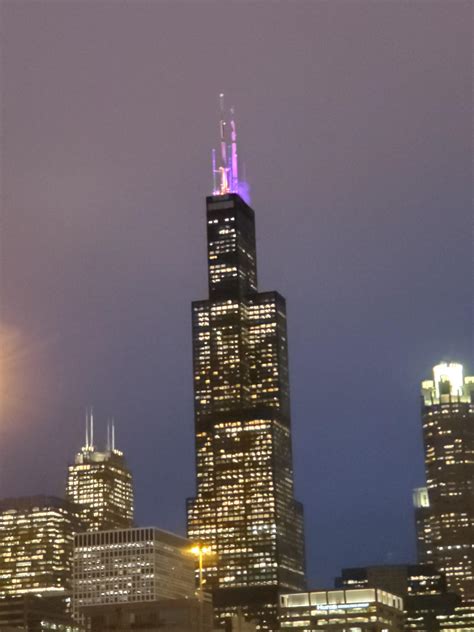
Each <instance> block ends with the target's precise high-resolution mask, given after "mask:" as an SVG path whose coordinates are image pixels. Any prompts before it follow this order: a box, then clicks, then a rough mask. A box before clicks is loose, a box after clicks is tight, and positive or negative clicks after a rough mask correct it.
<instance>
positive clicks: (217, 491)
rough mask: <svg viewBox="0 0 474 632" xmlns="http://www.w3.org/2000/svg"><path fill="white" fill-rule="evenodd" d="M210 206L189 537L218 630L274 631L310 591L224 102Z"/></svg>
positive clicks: (274, 337)
mask: <svg viewBox="0 0 474 632" xmlns="http://www.w3.org/2000/svg"><path fill="white" fill-rule="evenodd" d="M220 140H221V143H220V148H219V152H218V157H217V159H216V155H215V153H213V171H214V191H213V195H212V196H209V197H207V199H206V210H207V213H206V217H207V246H208V281H209V298H208V299H207V300H203V301H195V302H194V303H193V305H192V328H193V331H192V336H193V365H194V366H193V369H194V409H195V448H196V481H197V484H196V496H195V497H194V498H192V499H189V500H188V505H187V520H188V537H189V538H190V539H191V540H192V541H194V542H199V543H202V544H203V545H206V550H209V551H210V552H209V554H208V555H206V556H204V558H203V560H202V561H203V578H204V581H205V585H204V588H205V589H206V590H212V594H213V603H214V609H215V613H216V617H217V620H218V622H219V625H225V621H226V619H228V618H229V617H231V616H232V615H233V614H236V613H238V612H241V613H243V614H244V615H245V616H246V617H248V618H249V619H255V620H256V621H257V623H258V625H259V628H260V629H262V630H277V629H279V626H278V612H277V611H278V594H279V593H280V592H282V591H284V592H289V591H293V590H295V591H298V590H302V589H304V588H305V565H304V532H303V508H302V506H301V504H300V503H298V502H297V501H296V500H295V498H294V491H293V464H292V449H291V418H290V394H289V376H288V351H287V332H286V307H285V299H284V298H283V297H282V296H281V295H280V294H278V292H274V291H273V292H259V291H258V288H257V261H256V246H255V214H254V211H253V210H252V208H251V207H250V206H249V205H248V204H247V203H246V201H245V200H244V197H245V187H244V184H243V183H242V182H239V177H238V156H237V139H236V129H235V122H234V120H233V111H232V110H231V111H230V116H229V117H228V118H227V117H226V115H225V113H224V107H223V95H221V121H220Z"/></svg>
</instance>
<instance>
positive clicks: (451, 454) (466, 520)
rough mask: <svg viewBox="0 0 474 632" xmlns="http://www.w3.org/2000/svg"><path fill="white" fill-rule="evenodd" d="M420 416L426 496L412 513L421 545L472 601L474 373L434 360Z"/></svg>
mask: <svg viewBox="0 0 474 632" xmlns="http://www.w3.org/2000/svg"><path fill="white" fill-rule="evenodd" d="M422 419H423V441H424V450H425V471H426V487H427V490H428V498H427V499H426V501H425V503H424V505H425V506H424V508H423V514H422V515H421V514H420V513H419V512H418V513H417V514H416V515H417V522H418V523H419V526H418V529H417V530H418V537H419V550H420V551H421V552H422V556H423V557H424V558H425V559H424V561H428V562H430V563H432V564H434V565H435V566H436V567H437V568H438V569H439V570H441V571H443V572H444V574H445V575H446V580H447V583H448V588H449V589H450V590H452V591H454V592H457V593H459V594H460V596H461V597H462V598H463V600H466V601H467V600H473V599H474V377H465V376H464V373H463V367H462V365H461V364H454V363H451V364H446V363H443V364H438V365H437V366H435V367H434V368H433V379H432V380H426V381H424V382H422ZM417 509H418V510H419V509H420V507H418V508H417Z"/></svg>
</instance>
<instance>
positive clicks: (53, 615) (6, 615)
mask: <svg viewBox="0 0 474 632" xmlns="http://www.w3.org/2000/svg"><path fill="white" fill-rule="evenodd" d="M10 629H11V630H16V631H17V632H18V630H24V631H25V632H51V631H52V630H54V631H55V632H81V628H80V627H79V626H78V625H77V624H75V623H74V622H73V620H72V618H71V616H70V615H69V614H68V612H67V608H66V603H65V599H64V598H63V597H38V596H36V595H22V596H17V597H5V598H3V599H0V631H1V632H6V631H7V630H10Z"/></svg>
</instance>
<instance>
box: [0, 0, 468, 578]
mask: <svg viewBox="0 0 474 632" xmlns="http://www.w3.org/2000/svg"><path fill="white" fill-rule="evenodd" d="M0 11H1V18H2V23H1V41H2V50H1V53H2V58H1V63H2V68H1V70H2V75H1V99H2V119H1V123H2V134H3V141H2V155H1V159H2V162H1V167H2V203H3V204H2V206H3V210H2V217H1V224H2V228H1V230H2V252H1V259H2V260H1V263H2V267H1V272H2V281H1V283H2V285H1V308H2V313H1V316H2V326H1V329H0V336H1V343H2V352H1V356H2V365H3V366H2V391H3V392H2V415H1V424H0V430H1V434H0V495H1V496H13V495H21V494H34V493H41V492H44V493H52V494H61V493H62V491H63V485H64V480H65V475H66V466H67V464H68V462H70V461H71V459H72V458H73V456H74V454H75V452H76V451H77V450H78V448H79V447H80V446H81V445H82V441H83V426H84V424H83V417H84V410H85V407H86V406H88V405H91V404H93V405H94V407H95V410H96V418H97V420H98V423H99V424H100V423H102V429H101V430H100V429H98V432H99V433H100V432H101V434H102V436H103V437H104V439H105V421H106V418H107V416H111V415H113V416H115V418H116V423H117V443H118V447H119V448H121V449H123V450H124V451H125V453H126V456H127V458H128V461H129V464H130V465H131V467H132V469H133V473H134V476H135V487H136V517H137V520H138V521H139V523H141V524H154V525H156V526H159V527H163V528H167V529H171V530H176V531H179V532H184V528H185V511H184V507H185V498H186V497H187V496H191V495H192V494H193V493H194V447H193V414H192V375H191V308H190V303H191V301H192V300H193V299H200V298H205V297H206V295H207V278H206V241H205V229H206V225H205V207H204V197H205V195H207V194H209V193H210V192H211V188H212V176H211V167H210V151H211V148H212V147H215V146H216V144H217V142H218V117H219V108H218V95H219V92H221V91H223V92H225V94H226V101H227V103H228V104H229V105H232V104H234V105H235V106H236V117H237V124H238V133H239V152H240V155H241V157H242V158H243V160H244V162H245V165H246V172H247V178H248V180H249V182H250V185H251V192H252V205H253V207H254V209H255V211H256V220H257V240H258V266H259V286H260V289H261V290H273V289H276V290H278V291H280V292H281V293H282V294H283V295H284V296H285V297H286V299H287V302H288V317H289V344H290V371H291V388H292V411H293V437H294V463H295V478H296V493H297V497H298V498H299V499H300V500H301V501H302V502H303V503H304V505H305V514H306V543H307V558H308V570H309V577H310V584H311V586H318V585H323V584H324V585H331V582H332V578H333V576H334V575H336V574H337V573H338V572H339V570H340V568H341V566H343V565H344V566H351V565H358V564H365V563H384V562H393V563H394V562H404V561H411V560H414V555H415V543H414V529H413V515H412V510H411V492H412V488H413V487H414V486H417V485H420V484H423V482H424V474H423V461H422V444H421V425H420V419H419V382H420V380H421V379H423V378H426V377H428V376H429V371H430V367H431V366H432V365H433V364H434V363H436V362H438V361H439V360H442V359H453V360H458V361H461V362H464V363H466V364H467V365H468V366H469V367H470V369H471V370H473V369H474V364H473V362H472V360H473V358H472V322H473V320H472V319H473V312H472V304H473V303H472V281H473V275H472V254H471V253H472V231H471V229H472V221H473V220H472V196H471V178H472V173H471V159H472V133H471V112H472V51H471V42H472V4H471V3H470V2H467V1H466V2H462V1H456V0H454V1H452V2H446V1H445V0H443V1H442V2H437V1H436V0H432V1H430V2H424V1H422V0H420V1H418V2H417V1H414V2H403V1H402V0H400V1H399V2H396V1H394V2H375V1H371V2H367V1H365V0H359V1H357V2H349V1H345V2H343V1H341V2H338V1H337V0H336V1H331V2H330V1H329V0H328V1H327V2H323V1H321V2H315V1H314V0H311V1H310V0H308V1H307V2H303V1H301V2H289V1H288V2H277V1H272V0H266V1H263V0H261V1H260V2H227V1H223V0H213V1H206V2H205V1H200V0H196V1H194V2H180V1H175V2H170V1H168V2H167V1H159V0H156V1H154V2H145V1H143V2H141V1H139V0H138V1H133V0H130V1H129V2H113V1H110V2H100V1H94V2H87V1H86V0H71V1H69V2H58V1H49V2H47V1H43V2H41V1H39V2H36V1H33V0H31V1H28V0H25V1H14V0H11V1H8V0H4V1H3V2H2V3H1V9H0Z"/></svg>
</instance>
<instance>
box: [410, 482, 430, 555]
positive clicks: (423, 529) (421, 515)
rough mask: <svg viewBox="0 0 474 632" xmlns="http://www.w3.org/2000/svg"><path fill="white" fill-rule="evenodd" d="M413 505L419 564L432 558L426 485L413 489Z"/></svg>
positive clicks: (428, 499)
mask: <svg viewBox="0 0 474 632" xmlns="http://www.w3.org/2000/svg"><path fill="white" fill-rule="evenodd" d="M413 506H414V508H415V528H416V546H417V552H418V561H419V562H420V564H426V563H429V560H430V559H432V555H431V549H432V545H431V540H432V533H433V529H432V524H431V522H432V518H431V512H430V498H429V495H428V489H427V488H426V487H417V488H416V489H414V490H413Z"/></svg>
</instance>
